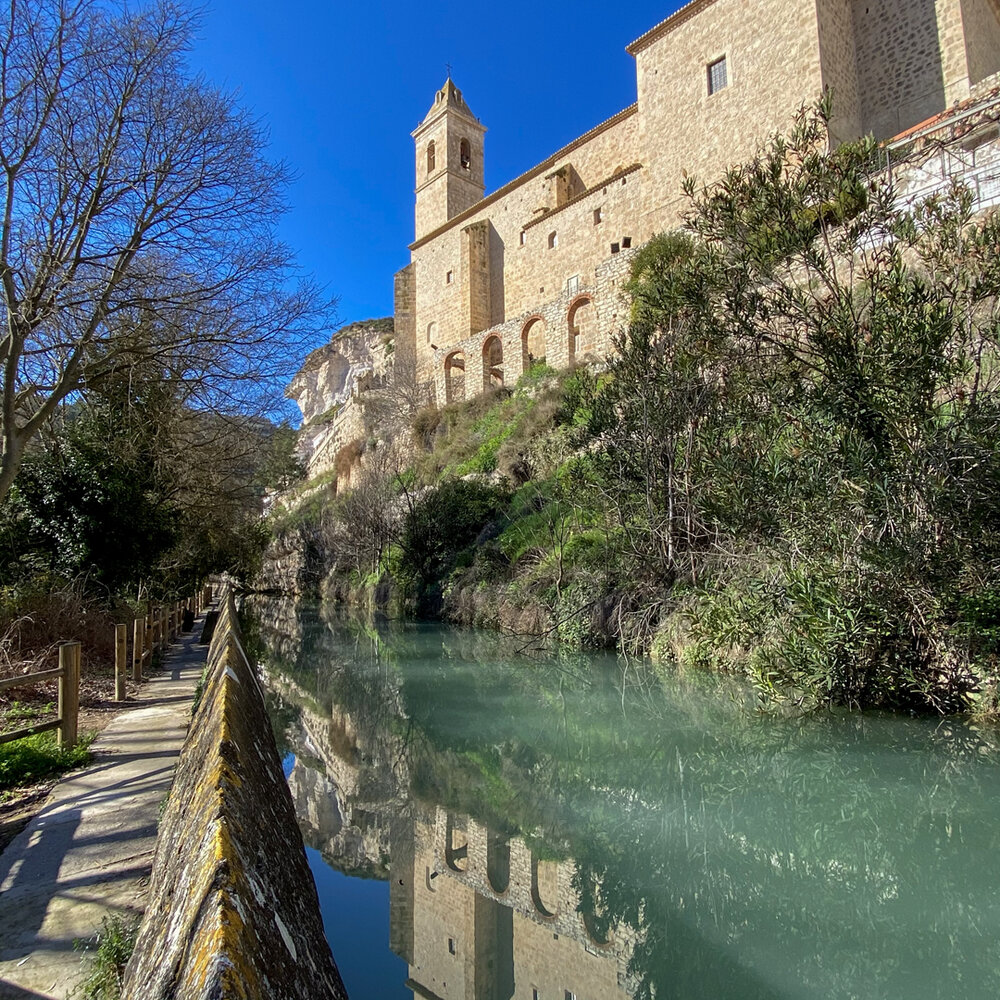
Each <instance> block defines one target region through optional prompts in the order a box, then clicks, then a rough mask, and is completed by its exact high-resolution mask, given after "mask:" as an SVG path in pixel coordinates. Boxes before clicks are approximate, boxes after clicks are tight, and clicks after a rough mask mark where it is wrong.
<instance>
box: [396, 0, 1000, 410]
mask: <svg viewBox="0 0 1000 1000" xmlns="http://www.w3.org/2000/svg"><path fill="white" fill-rule="evenodd" d="M628 52H629V53H630V54H631V55H632V56H633V57H634V59H635V66H636V82H637V101H636V103H634V104H632V105H630V106H629V107H627V108H624V109H623V110H622V111H620V112H619V113H618V114H616V115H614V116H613V117H612V118H610V119H608V120H607V121H605V122H602V123H600V124H599V125H597V126H595V127H594V128H593V129H591V130H590V131H589V132H587V133H586V134H585V135H582V136H580V137H579V138H578V139H575V140H574V141H573V142H571V143H569V145H567V146H565V147H563V148H562V149H560V150H558V151H557V152H555V153H553V154H552V155H551V156H550V157H549V158H548V159H546V160H545V161H544V162H542V163H539V164H538V165H537V166H534V167H532V168H531V169H530V170H528V171H527V172H525V173H524V174H522V175H521V176H520V177H518V178H516V179H515V180H513V181H511V182H510V183H508V184H505V185H504V186H503V187H501V188H500V189H498V190H496V191H493V192H492V193H490V194H487V193H486V191H485V187H484V181H483V178H484V173H483V161H484V143H483V139H484V135H485V132H486V128H485V126H484V125H483V123H482V122H481V121H480V120H479V119H478V118H477V117H476V116H475V114H474V113H473V111H472V110H471V108H470V105H469V103H468V102H467V101H466V98H465V96H464V95H463V93H462V92H461V91H460V90H459V89H458V87H457V86H456V85H455V83H454V81H452V80H451V79H448V80H446V81H445V83H444V85H443V86H442V87H441V89H440V90H439V91H437V93H436V94H435V96H434V101H433V104H432V105H431V108H430V110H429V111H428V112H427V114H426V116H425V117H424V119H423V121H421V123H420V124H419V125H418V126H417V128H416V130H415V131H414V132H413V140H414V154H415V167H416V231H415V234H414V241H413V243H411V244H410V248H409V249H410V253H411V261H410V264H409V265H408V266H407V267H405V268H404V269H403V270H402V271H400V272H399V273H398V274H397V275H396V279H395V305H394V310H395V341H396V344H395V351H396V359H397V360H396V363H397V365H399V364H400V362H404V361H405V362H408V363H409V365H410V367H411V368H412V370H413V372H414V377H415V378H416V380H417V382H418V383H419V384H421V385H423V386H425V388H426V392H427V394H428V395H429V396H430V397H431V398H433V399H434V400H435V401H436V402H437V404H438V405H444V404H445V403H447V402H451V401H454V400H457V399H461V398H464V397H466V396H472V395H475V394H477V393H479V392H482V391H483V389H484V388H488V387H490V386H494V385H501V384H513V383H514V382H515V381H516V380H517V378H518V377H519V376H520V375H521V374H522V372H524V371H525V370H526V369H527V368H528V367H529V366H530V365H531V364H532V363H533V361H535V360H537V359H541V358H544V359H545V360H546V362H547V363H548V364H549V365H551V366H553V367H557V368H558V367H563V366H566V365H569V364H571V363H572V362H573V361H574V360H576V359H582V358H583V357H585V356H586V355H588V354H591V355H603V354H606V353H607V351H608V349H609V348H610V344H611V337H612V335H613V334H614V333H615V332H616V331H617V330H618V329H619V328H620V327H621V326H622V325H623V323H624V320H625V312H624V310H625V306H624V304H623V302H622V299H621V289H620V286H621V283H622V282H623V280H624V279H625V278H626V277H627V275H628V266H629V260H630V258H631V256H632V255H633V254H634V252H635V250H636V248H637V247H639V246H640V245H641V244H642V243H644V242H645V241H646V240H648V239H649V238H650V237H652V236H653V235H654V234H656V233H658V232H662V231H664V230H666V229H669V228H670V227H672V226H674V225H676V224H677V222H678V220H679V213H680V211H681V209H682V205H683V202H682V196H681V190H680V189H681V182H682V177H683V175H684V173H685V172H686V173H687V174H691V175H694V176H695V177H697V178H698V179H699V181H704V182H707V181H711V180H712V179H713V178H714V177H717V176H718V175H719V174H720V173H721V172H722V171H723V170H724V169H725V168H726V167H727V166H730V165H733V164H736V163H739V162H741V161H743V160H745V159H747V158H749V157H750V156H752V155H753V153H754V151H755V150H756V148H757V147H758V146H759V144H760V143H761V141H762V140H763V139H764V138H766V137H767V136H768V135H770V134H772V133H774V132H777V131H782V130H787V128H788V126H789V124H790V122H791V119H792V117H793V115H794V114H795V112H796V110H797V109H798V108H799V107H800V106H801V105H802V104H804V103H810V102H812V101H814V100H815V99H816V98H817V97H818V96H819V95H820V94H821V93H822V92H823V91H824V90H825V89H827V88H830V89H831V90H832V91H833V94H834V104H835V112H836V118H835V120H834V122H833V129H832V131H833V135H832V139H833V141H834V142H842V141H846V140H850V139H853V138H856V137H858V136H860V135H863V134H866V133H869V132H871V133H874V135H875V136H876V138H878V139H882V140H889V139H891V138H892V137H894V136H899V135H900V134H902V133H905V132H907V131H908V130H914V128H915V127H916V126H920V124H921V123H924V122H926V121H927V120H929V119H933V118H934V116H939V115H941V114H942V112H946V111H947V110H948V109H951V108H954V107H955V106H956V105H961V104H962V102H965V103H966V104H967V103H968V102H969V101H970V99H973V100H975V99H977V98H978V97H979V95H982V94H984V93H987V92H988V91H989V89H990V88H991V87H996V86H997V84H998V83H1000V77H998V76H997V74H998V71H1000V0H691V2H690V3H688V4H687V5H686V6H684V7H682V8H681V9H680V10H678V11H677V12H676V13H674V14H672V15H671V16H670V17H668V18H667V19H666V20H664V21H662V22H661V23H660V24H657V25H656V26H655V27H653V28H651V29H650V30H649V31H647V32H646V33H645V34H644V35H643V36H642V37H641V38H639V39H637V40H636V41H634V42H633V43H632V44H631V45H629V46H628Z"/></svg>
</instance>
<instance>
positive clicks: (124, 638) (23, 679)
mask: <svg viewBox="0 0 1000 1000" xmlns="http://www.w3.org/2000/svg"><path fill="white" fill-rule="evenodd" d="M211 601H212V588H211V586H206V587H204V588H202V589H201V590H200V591H199V592H198V593H196V594H195V595H194V596H193V597H189V598H186V599H185V600H183V601H171V602H169V603H167V604H161V605H158V606H155V607H154V606H150V608H149V611H148V613H147V614H146V615H144V616H143V617H142V618H136V619H134V620H133V621H132V628H131V630H130V629H129V626H128V623H127V622H123V623H121V624H118V625H115V701H124V700H125V679H126V676H127V674H128V672H129V667H130V666H131V674H132V680H133V681H135V682H136V683H138V682H139V681H141V680H142V670H143V667H144V666H145V667H148V666H150V665H151V664H152V662H153V654H154V653H156V652H160V651H162V650H163V649H164V648H165V647H166V646H167V645H168V644H169V643H170V642H171V641H172V640H173V639H174V638H176V636H177V633H178V632H179V631H180V630H181V624H182V622H183V618H184V612H185V611H190V612H191V613H192V615H193V617H194V618H197V617H198V615H199V614H200V613H201V611H202V609H203V608H205V607H207V606H208V605H209V604H210V603H211ZM130 631H131V634H132V644H131V649H130V648H129V641H128V640H129V632H130ZM80 653H81V644H80V643H79V642H63V643H60V645H59V666H58V667H54V668H53V669H51V670H38V671H35V673H32V674H21V675H19V676H17V677H7V678H4V679H2V680H0V691H6V690H8V689H9V688H14V687H24V686H25V685H30V684H39V683H41V682H42V681H50V680H57V679H58V681H59V703H58V718H56V719H50V720H49V721H47V722H39V723H36V724H35V725H32V726H27V727H25V728H24V729H18V730H16V731H15V732H12V733H4V734H3V735H0V745H3V744H4V743H13V742H14V740H23V739H24V738H25V737H27V736H34V735H35V734H36V733H47V732H49V731H51V730H53V729H55V730H58V739H59V745H60V746H65V747H71V746H73V745H74V744H75V743H76V741H77V720H78V718H79V714H80Z"/></svg>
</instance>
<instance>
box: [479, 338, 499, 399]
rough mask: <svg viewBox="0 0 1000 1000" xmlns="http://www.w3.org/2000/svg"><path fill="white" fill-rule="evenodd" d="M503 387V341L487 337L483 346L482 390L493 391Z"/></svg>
mask: <svg viewBox="0 0 1000 1000" xmlns="http://www.w3.org/2000/svg"><path fill="white" fill-rule="evenodd" d="M501 385H503V341H502V340H501V339H500V338H499V337H497V336H493V337H487V338H486V343H485V344H483V388H484V389H493V388H496V387H498V386H501Z"/></svg>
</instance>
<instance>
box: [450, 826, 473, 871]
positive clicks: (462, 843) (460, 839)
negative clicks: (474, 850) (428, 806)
mask: <svg viewBox="0 0 1000 1000" xmlns="http://www.w3.org/2000/svg"><path fill="white" fill-rule="evenodd" d="M444 860H445V863H446V864H447V865H448V867H449V868H450V869H451V870H452V871H453V872H464V871H465V870H466V869H467V868H468V867H469V837H468V835H467V834H466V832H465V830H462V829H460V828H459V827H457V826H455V824H454V821H453V820H452V818H451V816H449V817H448V827H447V830H446V831H445V845H444Z"/></svg>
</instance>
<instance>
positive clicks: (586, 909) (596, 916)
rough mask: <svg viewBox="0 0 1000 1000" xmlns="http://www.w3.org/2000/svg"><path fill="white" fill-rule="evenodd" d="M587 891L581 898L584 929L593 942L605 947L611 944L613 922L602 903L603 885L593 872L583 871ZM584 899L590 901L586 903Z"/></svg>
mask: <svg viewBox="0 0 1000 1000" xmlns="http://www.w3.org/2000/svg"><path fill="white" fill-rule="evenodd" d="M580 874H581V875H582V876H583V880H584V888H585V892H584V894H583V899H581V901H580V902H581V906H580V916H581V917H582V918H583V929H584V930H585V931H586V932H587V937H589V938H590V941H591V943H592V944H595V945H597V946H598V947H602V948H603V947H605V946H606V945H609V944H611V939H612V933H611V926H610V924H611V922H610V920H609V919H608V916H607V913H606V912H605V907H604V906H602V905H601V896H600V893H601V887H600V883H599V882H598V881H597V879H596V878H595V877H594V876H593V875H592V874H591V875H586V874H583V873H582V872H581V873H580ZM584 899H586V900H587V901H588V902H587V904H586V905H584Z"/></svg>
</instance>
